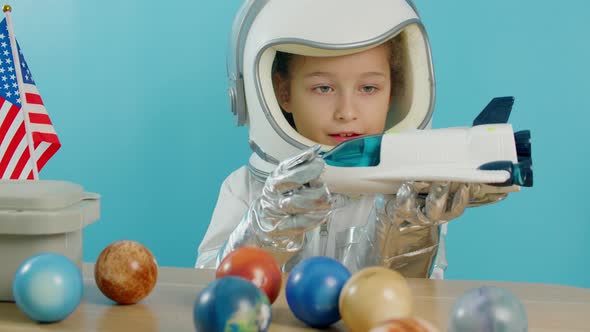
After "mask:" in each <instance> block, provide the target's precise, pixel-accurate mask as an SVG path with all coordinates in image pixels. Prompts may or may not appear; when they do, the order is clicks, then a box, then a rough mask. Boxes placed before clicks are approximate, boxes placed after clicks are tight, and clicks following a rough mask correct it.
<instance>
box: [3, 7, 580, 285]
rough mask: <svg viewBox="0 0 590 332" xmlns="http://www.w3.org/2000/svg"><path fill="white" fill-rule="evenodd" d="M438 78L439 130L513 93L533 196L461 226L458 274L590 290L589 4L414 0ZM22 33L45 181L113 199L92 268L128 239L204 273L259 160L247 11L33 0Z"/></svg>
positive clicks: (92, 230) (453, 245)
mask: <svg viewBox="0 0 590 332" xmlns="http://www.w3.org/2000/svg"><path fill="white" fill-rule="evenodd" d="M416 2H417V6H418V8H419V10H420V13H421V15H422V18H423V21H424V23H425V25H426V27H427V29H428V32H429V35H430V41H431V46H432V52H433V57H434V64H435V73H436V78H437V89H438V90H437V101H436V112H435V118H434V120H435V122H434V126H435V127H448V126H457V125H465V124H469V123H470V122H471V120H472V118H473V117H474V116H475V115H476V114H477V113H478V112H479V110H480V109H481V108H482V107H483V106H484V105H485V104H487V102H488V101H489V99H491V98H492V97H494V96H503V95H514V96H516V98H517V99H516V104H515V109H514V113H513V115H512V117H511V123H512V124H513V125H514V126H515V129H527V128H528V129H531V131H532V133H533V139H534V143H533V149H534V150H533V153H534V162H535V187H534V188H533V189H526V190H523V191H522V192H521V193H518V194H513V195H511V196H510V197H509V199H508V200H506V201H504V202H502V203H500V204H496V205H493V206H488V207H482V208H478V209H471V210H469V211H467V212H466V213H465V214H464V215H463V216H462V217H460V218H459V219H457V220H455V221H453V222H452V223H451V224H450V225H449V237H448V252H449V257H448V259H449V263H450V267H449V269H448V274H447V276H448V278H451V279H453V278H456V279H482V280H509V281H530V282H547V283H559V284H568V285H576V286H584V287H590V277H589V275H590V265H589V263H588V258H587V255H586V253H587V251H588V250H587V249H586V248H587V243H586V241H585V240H586V239H589V238H590V216H589V213H588V210H587V208H588V206H589V204H588V200H587V198H586V197H587V188H588V185H589V184H590V181H589V180H590V173H589V172H588V171H587V165H588V162H589V161H590V157H589V154H588V147H587V144H588V142H590V132H589V131H588V130H587V129H586V127H587V124H588V120H590V112H589V110H590V99H589V98H588V97H587V96H586V94H587V91H590V89H589V88H590V83H589V80H588V74H589V73H590V65H589V63H588V59H590V46H589V44H588V42H587V41H586V39H587V38H586V34H587V33H588V31H590V23H589V21H588V19H587V13H588V12H589V11H590V2H588V1H585V0H570V1H567V2H565V1H564V2H557V1H538V0H520V1H514V0H494V1H489V0H488V1H481V0H477V1H458V0H445V1H439V0H417V1H416ZM9 3H10V4H12V5H13V7H14V8H13V21H14V29H15V33H16V36H17V39H18V40H19V43H20V45H21V47H22V50H23V53H24V55H25V57H26V59H27V62H28V64H29V66H30V68H31V71H32V73H33V76H34V78H35V80H36V82H37V85H38V87H39V90H40V92H41V95H42V97H43V99H44V101H45V104H46V107H47V109H48V111H49V114H50V116H51V118H52V120H53V122H54V124H55V128H56V130H57V132H58V134H59V137H60V139H61V141H62V144H63V147H62V148H61V150H60V151H59V152H58V153H57V154H56V155H55V156H54V158H53V159H51V160H50V161H49V162H48V164H47V166H46V167H45V169H44V170H43V171H42V172H41V177H42V178H43V179H61V180H68V181H73V182H76V183H79V184H82V185H83V186H84V187H85V188H86V189H87V190H89V191H93V192H97V193H100V194H101V195H102V218H101V220H100V221H99V222H97V223H95V224H93V225H91V226H89V227H87V228H86V230H85V234H84V235H85V245H84V250H85V253H84V260H85V261H94V260H95V259H96V258H97V256H98V254H99V253H100V251H101V250H102V249H103V248H104V247H106V246H107V245H108V244H110V243H111V242H113V241H115V240H119V239H132V240H136V241H140V242H142V243H143V244H145V245H146V246H148V247H149V248H150V250H152V252H153V253H154V254H155V255H156V258H157V259H158V262H159V264H160V265H162V266H184V267H189V266H193V264H194V261H195V257H196V252H197V246H198V244H199V242H200V241H201V239H202V237H203V235H204V233H205V231H206V229H207V225H208V222H209V219H210V216H211V213H212V211H213V207H214V204H215V201H216V199H217V193H218V190H219V186H220V184H221V182H222V181H223V179H224V178H225V177H226V176H227V175H228V174H229V173H230V172H231V171H232V170H234V169H236V168H238V167H239V166H240V165H242V164H244V163H246V161H247V158H248V156H249V154H250V150H249V148H248V144H247V136H248V135H247V129H246V128H237V127H235V125H234V119H233V117H232V115H231V112H230V110H229V102H228V100H227V97H226V69H225V54H226V47H227V40H228V36H229V31H230V26H231V22H232V19H233V15H234V13H235V12H236V10H237V8H238V7H239V5H240V2H239V1H237V0H223V1H180V0H175V1H146V0H141V1H140V0H126V1H112V0H106V1H100V2H94V1H77V0H61V1H34V0H19V1H12V2H9Z"/></svg>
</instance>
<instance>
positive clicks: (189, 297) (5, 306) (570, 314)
mask: <svg viewBox="0 0 590 332" xmlns="http://www.w3.org/2000/svg"><path fill="white" fill-rule="evenodd" d="M93 267H94V266H93V265H92V264H87V263H85V264H84V267H83V274H84V299H83V301H82V303H81V304H80V306H79V307H78V308H77V309H76V311H75V312H74V313H72V315H70V316H69V317H68V318H66V319H65V320H64V321H62V322H59V323H54V324H37V323H35V322H33V321H31V320H29V319H28V318H27V317H26V316H25V315H24V314H23V313H22V312H21V311H20V310H19V309H18V308H17V307H16V305H15V304H14V303H1V302H0V331H110V332H111V331H166V332H168V331H171V332H182V331H194V327H193V321H192V319H193V318H192V310H193V302H194V300H195V298H196V295H197V294H198V292H199V291H200V290H201V289H202V288H204V287H205V286H206V285H207V284H208V283H209V282H210V281H211V280H213V277H214V272H213V271H211V270H195V269H186V268H169V267H161V268H160V270H159V278H158V279H159V280H158V284H157V285H156V287H155V289H154V290H153V292H152V293H151V294H150V295H149V296H148V297H147V298H145V299H144V300H143V301H141V302H140V303H138V304H135V305H127V306H122V305H114V304H113V302H111V301H110V300H109V299H107V298H106V297H105V296H104V295H102V293H100V291H99V290H98V289H97V288H96V285H95V283H94V279H93ZM408 281H409V283H410V286H411V288H412V291H413V294H414V298H415V302H416V314H417V315H419V316H421V317H423V318H425V319H427V320H429V321H431V322H432V323H434V324H435V325H436V326H438V327H439V328H440V330H441V332H442V331H446V326H447V322H448V317H449V313H450V310H451V307H452V305H453V303H454V300H455V299H456V297H457V296H459V295H461V294H462V293H463V292H465V291H466V290H468V289H471V288H474V287H479V286H482V285H495V286H499V287H504V288H506V289H509V290H510V291H512V292H513V293H514V294H515V295H517V296H518V297H519V298H520V299H521V301H522V302H523V303H524V305H525V307H526V310H527V313H528V319H529V331H532V332H549V331H559V332H573V331H590V326H589V325H590V289H584V288H575V287H568V286H558V285H547V284H530V283H506V282H482V281H451V280H444V281H434V280H427V279H408ZM311 330H312V329H309V328H306V327H305V325H303V324H302V323H301V322H299V321H297V319H296V318H295V317H294V316H293V315H292V314H291V312H290V310H289V307H288V306H287V303H286V300H285V295H284V291H282V292H281V295H280V296H279V298H278V299H277V301H276V302H275V304H273V319H272V325H271V328H270V331H285V332H291V331H311ZM324 331H346V328H345V326H344V324H343V323H342V321H340V322H338V323H337V324H334V325H333V326H332V327H331V328H329V329H326V330H324Z"/></svg>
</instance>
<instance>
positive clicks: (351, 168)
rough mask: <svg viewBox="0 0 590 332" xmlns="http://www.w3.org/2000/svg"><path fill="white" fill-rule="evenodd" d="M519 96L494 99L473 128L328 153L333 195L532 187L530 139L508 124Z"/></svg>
mask: <svg viewBox="0 0 590 332" xmlns="http://www.w3.org/2000/svg"><path fill="white" fill-rule="evenodd" d="M513 104H514V97H499V98H494V99H493V100H492V101H491V102H490V103H489V104H488V105H487V106H486V107H485V109H484V110H483V111H482V112H481V113H480V114H479V115H478V116H477V118H476V119H475V120H474V121H473V125H472V126H471V127H456V128H444V129H425V130H411V131H405V132H388V133H385V134H382V135H374V136H364V137H359V138H356V139H352V140H349V141H346V142H343V143H341V144H339V145H338V146H336V147H334V148H333V149H332V150H330V151H328V152H326V153H325V154H323V159H324V160H325V162H326V169H325V170H324V173H323V175H322V180H323V181H324V182H325V183H326V184H327V186H328V188H329V189H330V190H331V191H332V192H341V193H358V194H367V193H381V194H394V193H396V192H397V190H398V188H399V186H400V185H401V184H402V183H403V182H405V181H427V182H433V181H451V182H463V183H480V184H483V186H482V190H483V192H485V193H508V192H514V191H518V190H519V189H520V187H521V186H524V187H531V186H532V185H533V166H532V159H531V134H530V131H528V130H523V131H518V132H514V130H513V129H512V125H510V124H509V123H507V122H508V118H509V116H510V112H511V110H512V105H513Z"/></svg>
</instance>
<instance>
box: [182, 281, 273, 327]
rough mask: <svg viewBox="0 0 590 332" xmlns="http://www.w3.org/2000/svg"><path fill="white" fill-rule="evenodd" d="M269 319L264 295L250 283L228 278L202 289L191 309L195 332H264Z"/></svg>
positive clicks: (269, 315)
mask: <svg viewBox="0 0 590 332" xmlns="http://www.w3.org/2000/svg"><path fill="white" fill-rule="evenodd" d="M271 316H272V313H271V307H270V302H269V301H268V297H267V296H266V294H265V293H264V292H263V291H261V290H260V289H258V287H256V286H255V285H254V284H253V283H251V282H250V281H248V280H246V279H243V278H239V277H231V276H230V277H223V278H219V279H216V280H215V281H213V282H211V283H210V284H209V285H208V286H207V287H206V288H205V289H203V290H202V291H201V293H199V295H198V297H197V299H196V301H195V305H194V310H193V321H194V324H195V328H196V329H197V332H205V331H207V332H218V331H219V332H226V331H236V332H237V331H256V332H266V331H267V330H268V328H269V326H270V321H271V318H272V317H271Z"/></svg>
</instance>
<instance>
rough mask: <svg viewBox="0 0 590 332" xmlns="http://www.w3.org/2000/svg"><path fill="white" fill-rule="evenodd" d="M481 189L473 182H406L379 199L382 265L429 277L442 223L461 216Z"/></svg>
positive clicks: (402, 271)
mask: <svg viewBox="0 0 590 332" xmlns="http://www.w3.org/2000/svg"><path fill="white" fill-rule="evenodd" d="M478 191H479V186H478V185H473V184H465V183H460V184H455V183H450V182H440V183H432V184H429V183H425V182H406V183H404V184H402V186H401V187H400V188H399V190H398V192H397V194H396V195H395V196H393V197H392V198H390V199H383V200H378V201H376V206H375V207H376V214H377V219H376V228H375V232H376V234H375V235H376V240H377V246H378V248H379V254H380V260H381V265H384V266H386V267H388V268H391V269H395V270H398V271H400V272H401V273H402V274H403V275H404V276H406V277H427V276H428V275H429V272H430V269H431V267H432V263H433V260H434V258H435V256H436V254H437V249H438V246H439V238H440V227H439V226H440V225H441V224H444V223H446V222H448V221H450V220H452V219H455V218H457V217H459V216H460V215H462V214H463V212H464V211H465V208H466V207H468V206H470V202H471V201H472V198H473V197H477V196H478ZM424 192H426V193H427V194H426V195H425V194H422V193H424ZM479 199H480V200H478V202H480V201H481V202H483V201H486V202H490V201H491V200H492V198H484V197H479ZM493 199H496V197H494V198H493ZM445 265H446V264H445ZM440 268H442V269H443V270H444V268H445V266H442V267H440Z"/></svg>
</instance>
